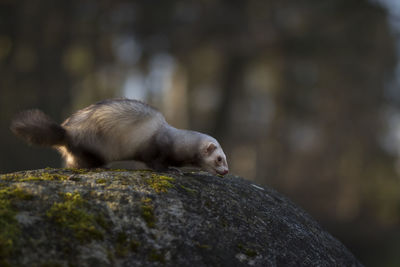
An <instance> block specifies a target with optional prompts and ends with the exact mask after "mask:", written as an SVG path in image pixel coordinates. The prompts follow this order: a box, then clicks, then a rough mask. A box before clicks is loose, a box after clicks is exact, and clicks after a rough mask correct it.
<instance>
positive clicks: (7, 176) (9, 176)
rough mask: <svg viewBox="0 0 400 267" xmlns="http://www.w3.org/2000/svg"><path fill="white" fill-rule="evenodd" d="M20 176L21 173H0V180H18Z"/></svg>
mask: <svg viewBox="0 0 400 267" xmlns="http://www.w3.org/2000/svg"><path fill="white" fill-rule="evenodd" d="M21 177H23V175H22V174H16V173H8V174H3V175H0V180H3V181H18V180H19V179H20V178H21Z"/></svg>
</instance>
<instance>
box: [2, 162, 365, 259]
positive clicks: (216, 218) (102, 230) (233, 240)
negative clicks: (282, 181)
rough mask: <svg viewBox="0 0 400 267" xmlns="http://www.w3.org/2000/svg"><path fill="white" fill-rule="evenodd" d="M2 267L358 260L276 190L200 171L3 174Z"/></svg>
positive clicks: (56, 170) (45, 170) (95, 171)
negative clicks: (181, 172)
mask: <svg viewBox="0 0 400 267" xmlns="http://www.w3.org/2000/svg"><path fill="white" fill-rule="evenodd" d="M0 266H361V264H360V263H359V262H358V261H357V260H356V259H355V258H354V256H353V255H352V254H351V253H350V252H349V251H348V250H347V249H346V248H345V247H344V246H343V245H342V244H341V243H340V242H339V241H337V240H336V239H335V238H333V237H332V236H331V235H330V234H328V233H327V232H325V231H324V230H322V229H321V228H320V226H319V225H318V224H317V223H316V222H315V221H314V220H313V219H312V218H310V216H309V215H307V214H306V213H305V212H304V211H302V210H301V209H299V208H298V207H296V206H295V205H293V204H292V203H291V202H290V201H288V200H287V199H285V198H284V197H283V196H281V195H279V194H278V193H276V192H275V191H273V190H271V189H267V188H261V187H259V186H257V185H254V184H252V183H251V182H249V181H246V180H243V179H241V178H238V177H233V176H226V177H225V178H221V177H215V176H210V175H208V174H205V173H185V174H183V175H181V174H172V173H168V174H166V173H155V172H150V171H126V170H100V169H99V170H90V171H89V170H79V169H44V170H37V171H25V172H17V173H12V174H5V175H1V176H0Z"/></svg>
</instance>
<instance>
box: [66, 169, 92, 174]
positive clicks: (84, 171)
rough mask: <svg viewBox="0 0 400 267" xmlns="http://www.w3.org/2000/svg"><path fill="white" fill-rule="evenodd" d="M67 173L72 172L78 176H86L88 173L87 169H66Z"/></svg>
mask: <svg viewBox="0 0 400 267" xmlns="http://www.w3.org/2000/svg"><path fill="white" fill-rule="evenodd" d="M64 170H66V171H71V172H73V173H76V174H85V173H88V170H87V169H78V168H65V169H64Z"/></svg>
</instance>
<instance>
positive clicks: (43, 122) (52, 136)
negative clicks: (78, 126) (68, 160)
mask: <svg viewBox="0 0 400 267" xmlns="http://www.w3.org/2000/svg"><path fill="white" fill-rule="evenodd" d="M10 129H11V131H12V132H13V133H14V134H15V135H17V136H19V137H21V138H22V139H24V140H25V141H26V142H28V143H30V144H34V145H40V146H54V145H64V144H66V141H67V135H66V130H65V129H64V128H63V127H61V126H60V125H58V124H57V123H55V122H54V121H53V120H52V119H51V118H50V117H49V116H47V115H46V114H44V113H43V112H42V111H40V110H37V109H32V110H25V111H22V112H20V113H19V114H17V115H16V116H15V118H14V119H13V120H12V122H11V127H10Z"/></svg>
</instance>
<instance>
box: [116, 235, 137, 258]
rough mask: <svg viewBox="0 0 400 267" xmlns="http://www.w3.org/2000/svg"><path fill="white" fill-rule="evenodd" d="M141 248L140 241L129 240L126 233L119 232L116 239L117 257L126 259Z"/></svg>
mask: <svg viewBox="0 0 400 267" xmlns="http://www.w3.org/2000/svg"><path fill="white" fill-rule="evenodd" d="M139 246H140V242H139V241H136V240H129V238H128V236H127V234H126V233H125V232H119V233H118V234H117V238H116V245H115V255H117V256H118V257H125V256H126V255H127V254H128V253H129V252H136V251H137V250H138V248H139Z"/></svg>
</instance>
